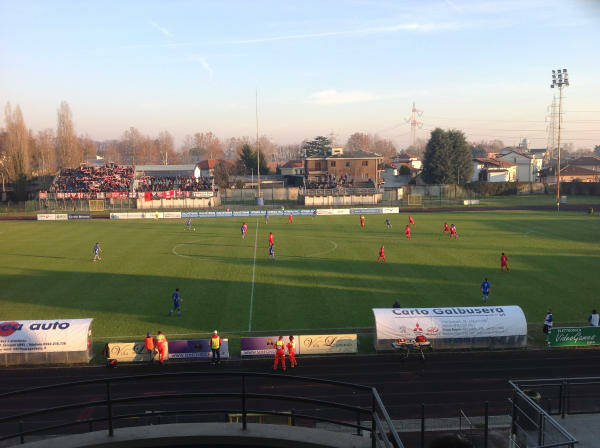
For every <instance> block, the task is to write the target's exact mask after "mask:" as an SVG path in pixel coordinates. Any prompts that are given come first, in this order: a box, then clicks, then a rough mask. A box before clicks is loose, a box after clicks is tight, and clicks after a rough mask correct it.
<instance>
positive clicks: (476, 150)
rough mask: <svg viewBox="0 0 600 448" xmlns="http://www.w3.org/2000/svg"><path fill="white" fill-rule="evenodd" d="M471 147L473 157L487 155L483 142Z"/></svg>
mask: <svg viewBox="0 0 600 448" xmlns="http://www.w3.org/2000/svg"><path fill="white" fill-rule="evenodd" d="M469 149H470V150H471V155H472V156H473V157H487V151H486V150H485V147H484V146H483V145H482V144H481V143H479V144H477V145H471V146H469Z"/></svg>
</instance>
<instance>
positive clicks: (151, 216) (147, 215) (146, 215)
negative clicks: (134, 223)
mask: <svg viewBox="0 0 600 448" xmlns="http://www.w3.org/2000/svg"><path fill="white" fill-rule="evenodd" d="M130 214H131V213H130ZM141 214H142V215H144V218H145V219H163V212H145V213H141ZM129 219H134V218H129Z"/></svg>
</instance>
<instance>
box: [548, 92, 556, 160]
mask: <svg viewBox="0 0 600 448" xmlns="http://www.w3.org/2000/svg"><path fill="white" fill-rule="evenodd" d="M556 107H557V105H556V95H554V96H553V97H552V105H551V106H548V112H549V113H550V115H549V116H546V120H547V121H548V126H547V128H546V129H547V131H548V141H547V143H546V150H547V151H546V152H547V155H546V161H550V160H551V159H552V158H553V157H555V151H556V128H557V126H556V116H557V114H556Z"/></svg>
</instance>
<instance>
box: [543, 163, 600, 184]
mask: <svg viewBox="0 0 600 448" xmlns="http://www.w3.org/2000/svg"><path fill="white" fill-rule="evenodd" d="M599 174H600V173H598V172H597V171H592V170H589V169H587V168H583V167H581V166H576V165H566V166H563V167H562V168H561V170H560V181H561V182H573V181H576V182H598V180H599ZM540 181H542V182H545V183H555V182H556V166H551V167H547V168H544V169H543V170H542V171H540Z"/></svg>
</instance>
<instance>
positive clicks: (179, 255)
mask: <svg viewBox="0 0 600 448" xmlns="http://www.w3.org/2000/svg"><path fill="white" fill-rule="evenodd" d="M184 244H194V243H177V244H175V246H173V249H171V252H173V255H177V256H178V257H184V258H194V257H190V256H189V255H183V254H179V253H177V251H176V250H175V249H176V248H178V247H179V246H183V245H184Z"/></svg>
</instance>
